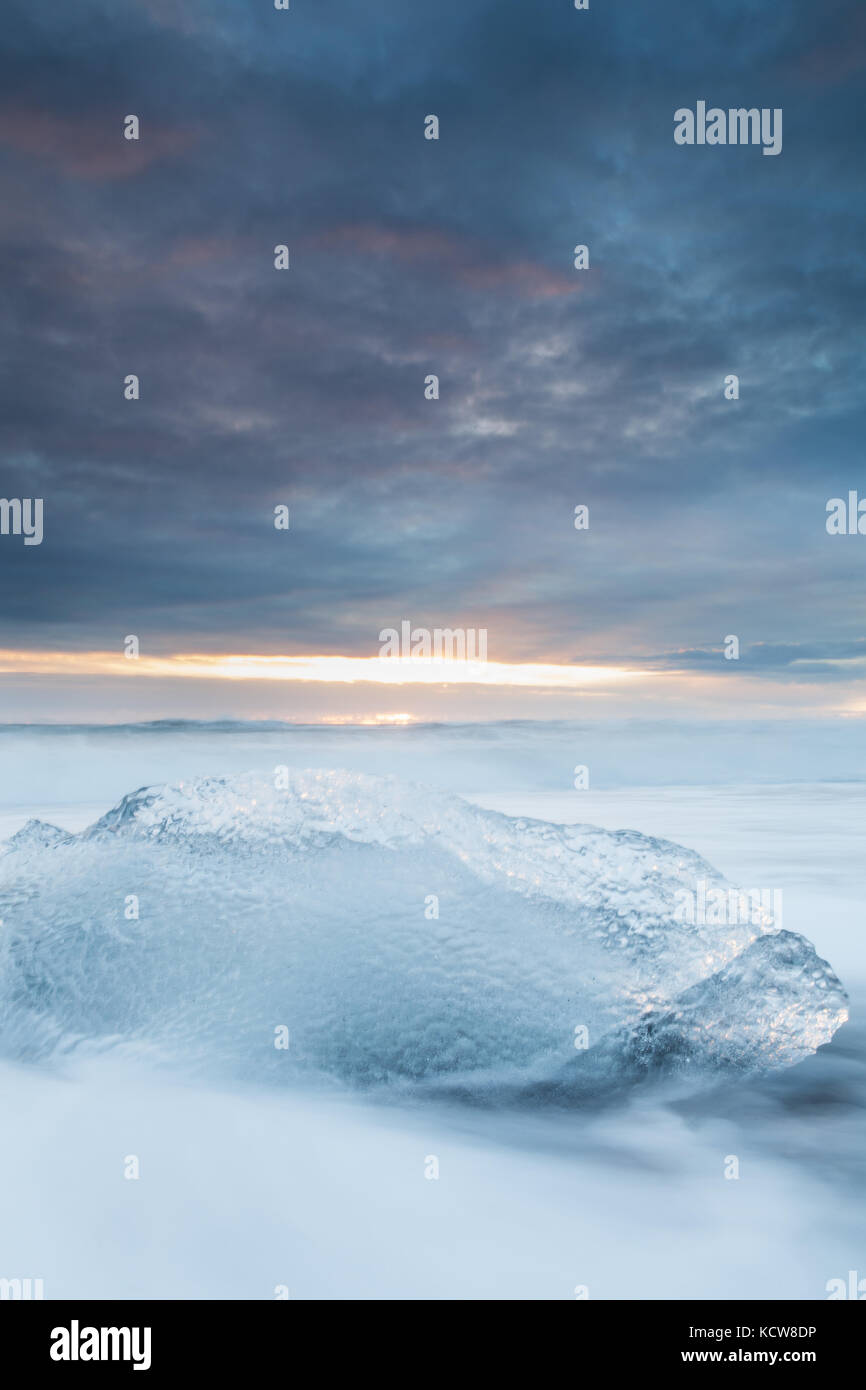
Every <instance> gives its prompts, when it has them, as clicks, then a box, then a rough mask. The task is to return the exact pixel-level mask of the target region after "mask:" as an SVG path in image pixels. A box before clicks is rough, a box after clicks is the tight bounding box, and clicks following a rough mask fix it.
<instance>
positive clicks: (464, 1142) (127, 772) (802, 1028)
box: [0, 721, 866, 1299]
mask: <svg viewBox="0 0 866 1390" xmlns="http://www.w3.org/2000/svg"><path fill="white" fill-rule="evenodd" d="M578 766H583V767H586V768H588V776H589V787H588V788H584V789H581V790H577V789H576V788H575V786H574V770H575V768H576V767H578ZM164 785H167V786H168V788H169V789H170V790H168V791H163V792H154V791H148V792H147V793H144V794H140V795H136V794H137V793H140V791H141V789H143V788H148V789H152V788H156V787H161V786H164ZM275 789H276V793H275ZM283 791H285V793H286V794H285V797H283V796H282V792H283ZM34 821H36V822H39V823H40V824H36V825H34V824H33V822H34ZM864 825H866V755H864V748H863V740H862V737H861V735H860V734H859V733H858V726H857V723H856V721H844V722H843V721H840V723H839V724H837V725H834V726H832V727H830V726H826V725H820V726H818V725H807V724H805V723H800V724H791V725H785V726H782V725H772V726H770V725H762V724H746V723H734V722H733V721H732V722H731V723H729V724H719V725H715V726H712V725H707V724H691V725H683V726H679V727H674V726H673V725H670V724H665V725H661V724H652V723H638V722H631V723H628V724H615V723H612V722H610V723H605V722H603V721H602V722H595V723H591V724H590V723H587V724H585V725H579V724H568V723H546V724H533V723H510V724H487V725H484V724H480V725H464V726H456V727H455V726H444V725H443V726H430V725H427V726H418V727H407V728H355V727H345V728H342V727H341V728H333V727H320V726H306V727H297V726H281V725H276V724H273V725H264V726H262V725H244V724H238V723H233V722H231V721H225V722H222V723H211V724H184V723H163V724H154V725H149V726H128V727H112V728H81V727H77V728H62V727H51V728H48V727H45V728H37V727H31V726H14V727H13V726H5V727H0V842H3V844H4V845H5V846H6V848H5V850H3V851H0V904H2V907H0V916H2V918H3V925H2V927H0V1005H2V1020H0V1089H2V1103H3V1108H4V1114H5V1118H6V1125H5V1127H4V1128H5V1140H4V1144H3V1145H2V1146H0V1194H2V1195H0V1204H2V1215H0V1277H3V1278H31V1279H35V1278H41V1279H42V1280H43V1283H44V1289H45V1296H46V1297H48V1298H51V1297H58V1298H59V1297H91V1298H126V1297H130V1298H132V1297H156V1298H220V1297H221V1298H273V1297H275V1295H276V1296H282V1295H284V1294H285V1293H287V1294H288V1296H290V1297H291V1298H337V1299H340V1298H349V1299H356V1298H446V1299H449V1298H521V1299H522V1298H542V1299H572V1298H574V1297H576V1296H588V1297H589V1298H601V1299H611V1298H671V1299H676V1298H695V1297H697V1298H790V1299H822V1298H826V1297H827V1285H828V1282H829V1281H831V1280H834V1279H843V1280H845V1281H846V1282H847V1281H848V1279H849V1271H852V1270H854V1271H856V1272H857V1277H858V1278H862V1279H866V1193H864V1182H863V1177H864V1154H866V1024H864V1011H863V1003H864V1000H866V947H864V937H863V925H862V923H863V901H864V868H863V847H864V846H863V839H864V836H863V828H864ZM48 827H54V829H49V828H48ZM593 827H595V829H593ZM623 832H629V833H623ZM10 842H11V843H10ZM720 876H721V877H720ZM722 877H723V879H724V881H725V883H726V884H731V885H735V886H736V887H737V888H738V889H742V890H754V891H756V892H761V893H763V894H764V899H765V901H769V902H773V903H775V904H776V916H777V917H778V918H779V919H780V920H772V921H770V922H769V923H768V925H767V926H766V928H764V927H762V928H760V929H759V930H758V931H757V933H756V932H755V931H754V930H751V929H750V926H746V927H745V928H744V927H743V925H742V923H739V922H737V923H735V924H733V925H731V924H730V923H729V922H726V921H722V922H720V923H716V922H709V923H698V924H697V925H695V926H694V928H693V929H686V928H687V927H688V924H686V928H684V927H683V925H682V924H681V923H680V924H677V920H676V917H675V914H674V912H673V908H672V904H673V903H674V902H675V901H677V900H678V899H677V895H678V894H681V893H682V892H683V890H684V889H687V888H688V887H689V885H693V884H694V883H695V882H698V881H705V882H707V883H709V884H713V883H716V882H721V881H722ZM434 900H435V907H434V906H433V902H434ZM755 935H757V936H758V937H759V938H760V939H759V940H757V942H756V943H753V942H752V937H753V936H755ZM804 938H805V941H803V939H804ZM777 948H779V949H777ZM813 948H814V949H813ZM768 953H769V954H768ZM773 953H775V954H773ZM744 963H745V965H746V966H747V967H748V968H743V965H744ZM732 972H733V973H732ZM845 996H847V999H846V998H845ZM846 1013H847V1014H849V1015H850V1017H849V1021H847V1022H842V1018H843V1017H844V1015H845V1014H846ZM768 1018H769V1019H770V1022H769V1024H768V1023H767V1019H768ZM648 1021H649V1022H648ZM584 1025H586V1027H587V1028H588V1032H589V1035H590V1040H591V1045H590V1046H589V1048H588V1050H587V1051H585V1052H584V1051H582V1049H580V1048H577V1047H576V1046H575V1043H574V1040H573V1034H574V1032H575V1029H577V1028H580V1027H583V1026H584ZM280 1029H283V1030H284V1032H285V1035H286V1038H287V1041H286V1045H285V1046H284V1047H283V1046H281V1045H280V1046H275V1039H279V1037H280V1034H279V1030H280ZM674 1034H675V1036H674ZM672 1039H673V1041H672ZM596 1040H598V1043H597V1044H596ZM134 1172H137V1174H138V1176H130V1174H132V1173H134ZM277 1291H278V1293H277ZM864 1293H866V1285H864Z"/></svg>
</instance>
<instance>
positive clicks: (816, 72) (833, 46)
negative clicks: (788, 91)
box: [797, 0, 866, 83]
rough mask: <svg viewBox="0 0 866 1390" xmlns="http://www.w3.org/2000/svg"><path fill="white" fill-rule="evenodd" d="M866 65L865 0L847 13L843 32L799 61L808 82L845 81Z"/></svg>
mask: <svg viewBox="0 0 866 1390" xmlns="http://www.w3.org/2000/svg"><path fill="white" fill-rule="evenodd" d="M864 67H866V9H864V8H863V6H862V0H858V4H857V6H856V8H854V9H852V10H851V11H850V12H849V13H848V15H847V17H846V22H845V24H844V27H843V28H842V32H841V33H839V32H837V33H836V35H835V36H834V37H833V38H832V39H830V40H829V41H828V42H827V43H823V44H818V45H817V46H816V47H814V48H812V49H810V51H809V52H808V54H807V55H806V56H805V57H804V58H802V59H801V60H800V62H799V63H798V64H797V71H798V72H799V75H800V76H801V77H802V78H804V79H805V81H807V82H821V83H826V82H844V81H845V79H846V78H848V77H851V76H852V75H853V74H854V73H856V72H860V71H861V70H862V69H863V68H864Z"/></svg>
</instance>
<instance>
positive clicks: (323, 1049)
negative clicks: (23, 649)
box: [0, 771, 847, 1103]
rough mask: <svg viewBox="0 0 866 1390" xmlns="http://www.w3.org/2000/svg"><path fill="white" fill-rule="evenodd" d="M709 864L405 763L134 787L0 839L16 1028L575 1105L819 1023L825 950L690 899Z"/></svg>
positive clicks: (770, 1054)
mask: <svg viewBox="0 0 866 1390" xmlns="http://www.w3.org/2000/svg"><path fill="white" fill-rule="evenodd" d="M697 882H704V883H708V884H711V885H713V886H719V887H722V886H726V885H725V880H724V879H723V878H722V876H721V875H719V874H718V873H716V871H715V870H714V869H713V868H712V867H711V866H710V865H709V864H708V863H707V862H706V861H705V860H703V859H702V858H701V857H700V856H699V855H697V854H695V853H693V852H692V851H690V850H688V849H684V848H682V847H681V846H679V845H675V844H672V843H670V842H669V841H665V840H660V839H655V838H652V837H649V836H645V835H641V834H639V833H637V832H635V831H630V830H623V831H617V832H610V831H605V830H601V829H598V828H596V827H593V826H588V825H555V824H551V823H547V822H544V821H539V820H529V819H525V818H517V817H511V816H505V815H501V814H498V813H496V812H491V811H486V810H482V809H480V808H479V807H477V806H474V805H472V804H471V803H469V802H466V801H464V800H462V799H461V798H459V797H456V796H452V795H449V794H445V793H442V792H439V791H433V790H430V789H427V788H424V787H419V786H415V785H412V784H407V783H404V782H399V781H397V780H395V779H393V778H388V777H373V776H364V775H359V774H354V773H348V772H335V771H285V773H284V775H282V776H279V777H273V776H271V777H268V776H264V775H256V774H245V775H241V776H232V777H225V778H202V779H197V780H194V781H191V782H187V783H179V784H177V785H173V786H163V787H149V788H142V789H140V790H138V791H136V792H133V793H131V794H130V795H128V796H126V797H124V798H123V800H122V801H121V802H120V803H119V804H118V805H117V806H116V807H114V809H113V810H111V811H110V812H109V813H108V814H107V815H105V816H103V817H102V818H101V819H100V820H98V821H97V822H96V823H95V824H93V825H92V826H90V827H89V828H88V829H86V830H84V831H82V832H81V833H80V834H77V835H72V834H67V833H65V832H61V831H56V830H54V829H53V828H52V827H47V826H45V825H42V824H41V823H40V824H37V823H31V825H30V826H29V827H25V828H24V830H23V831H21V832H19V833H18V835H16V836H14V837H13V839H12V840H11V841H9V842H8V843H7V845H6V846H5V849H4V851H3V853H2V854H0V918H2V926H0V1050H2V1051H3V1052H4V1053H5V1054H6V1055H7V1056H12V1057H16V1058H19V1059H20V1058H33V1057H42V1056H46V1055H52V1054H57V1053H63V1052H64V1051H68V1050H69V1049H71V1048H82V1047H88V1048H109V1047H111V1048H116V1047H125V1048H143V1049H147V1051H148V1054H149V1055H152V1056H158V1057H160V1058H165V1059H167V1060H168V1061H169V1062H170V1063H171V1064H172V1065H173V1066H175V1067H177V1068H180V1069H191V1070H195V1071H199V1072H201V1071H204V1072H210V1073H214V1074H217V1075H219V1076H226V1077H228V1076H230V1077H233V1078H243V1079H249V1080H251V1081H256V1082H262V1083H266V1084H271V1083H273V1084H286V1083H290V1084H300V1083H302V1082H307V1083H316V1084H320V1083H323V1082H324V1083H327V1084H329V1085H342V1086H345V1085H350V1086H354V1087H398V1088H403V1089H406V1088H409V1089H414V1090H417V1091H419V1092H422V1093H424V1092H427V1091H432V1092H434V1093H435V1092H436V1091H437V1090H438V1091H441V1090H442V1088H443V1087H444V1088H445V1089H446V1090H447V1089H452V1090H453V1089H454V1088H457V1090H458V1091H462V1092H464V1093H466V1094H467V1095H473V1096H477V1097H485V1096H486V1097H491V1098H497V1097H500V1098H504V1097H514V1096H517V1095H522V1096H524V1097H528V1098H535V1099H539V1100H540V1099H544V1098H550V1099H556V1100H561V1101H563V1102H565V1103H568V1101H569V1099H570V1098H571V1097H574V1096H579V1095H581V1094H583V1093H585V1092H587V1091H591V1090H593V1089H594V1088H598V1087H602V1088H604V1087H610V1086H611V1085H616V1084H617V1083H621V1082H622V1083H625V1082H629V1081H631V1080H634V1079H635V1078H640V1077H645V1076H656V1075H659V1074H664V1075H669V1074H671V1073H689V1074H692V1075H694V1074H698V1073H700V1074H701V1075H704V1074H708V1075H710V1076H714V1075H717V1074H718V1073H719V1072H720V1071H728V1072H729V1071H731V1070H733V1071H736V1072H741V1073H755V1072H762V1071H771V1070H774V1069H778V1068H783V1067H787V1066H790V1065H792V1064H793V1063H796V1062H798V1061H799V1060H801V1059H802V1058H804V1057H806V1056H808V1055H809V1054H810V1053H812V1052H814V1051H815V1049H816V1048H818V1047H819V1046H821V1045H822V1044H823V1043H826V1042H828V1041H829V1040H830V1039H831V1038H832V1036H833V1034H834V1032H835V1031H836V1029H837V1028H838V1027H839V1026H840V1025H841V1024H842V1023H843V1022H844V1021H845V1019H846V1018H847V1008H846V996H845V992H844V990H843V988H842V986H841V984H840V982H839V980H838V979H837V978H836V976H835V974H834V973H833V971H832V969H831V968H830V966H829V965H828V964H827V963H826V962H825V961H823V960H821V959H820V958H819V957H818V955H817V954H816V952H815V950H814V948H813V947H812V945H811V944H810V943H809V942H808V941H807V940H806V939H805V938H804V937H802V936H800V935H797V934H795V933H792V932H790V931H785V930H781V929H780V928H779V927H778V926H777V925H776V924H775V922H774V921H773V919H772V916H771V915H769V914H766V915H765V916H764V917H763V918H762V919H761V920H759V921H758V922H757V924H756V923H754V922H753V921H745V922H739V921H735V922H733V923H712V922H706V921H700V922H698V923H697V924H696V923H694V922H689V921H685V920H683V914H682V913H681V912H679V911H678V903H679V902H680V900H681V899H682V895H683V892H684V891H692V890H693V889H694V886H695V884H696V883H697Z"/></svg>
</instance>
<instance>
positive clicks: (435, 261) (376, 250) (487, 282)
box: [315, 223, 578, 299]
mask: <svg viewBox="0 0 866 1390" xmlns="http://www.w3.org/2000/svg"><path fill="white" fill-rule="evenodd" d="M315 247H316V248H323V249H337V250H341V249H343V248H346V249H349V248H351V250H352V251H354V252H362V253H366V254H368V255H372V256H384V257H389V258H390V259H392V260H395V261H400V262H402V263H403V264H404V265H411V266H419V267H424V266H430V267H435V269H436V270H437V271H438V272H440V273H441V272H444V273H445V274H447V275H450V276H451V278H452V279H453V280H455V281H458V282H459V283H461V284H464V285H466V286H468V287H469V288H470V289H473V290H492V291H498V290H510V291H513V292H514V293H516V294H519V295H520V296H521V297H523V298H526V299H550V298H552V297H554V296H559V295H566V294H575V293H576V292H577V289H578V285H577V283H576V280H575V279H574V278H572V277H571V276H569V275H566V274H564V273H560V272H559V271H554V270H550V269H549V267H547V266H543V265H539V264H537V263H536V262H534V261H528V260H520V261H500V260H497V259H496V258H495V257H494V256H493V254H492V253H485V249H484V247H483V246H479V245H477V244H474V243H471V242H469V241H466V240H462V239H460V238H459V237H456V236H453V235H451V234H450V233H448V232H444V231H439V230H436V229H430V228H418V227H401V228H398V227H386V226H382V225H380V224H376V223H358V224H346V225H343V226H340V227H334V228H332V229H330V230H329V231H327V232H325V233H324V234H323V235H321V236H319V237H317V238H316V241H315Z"/></svg>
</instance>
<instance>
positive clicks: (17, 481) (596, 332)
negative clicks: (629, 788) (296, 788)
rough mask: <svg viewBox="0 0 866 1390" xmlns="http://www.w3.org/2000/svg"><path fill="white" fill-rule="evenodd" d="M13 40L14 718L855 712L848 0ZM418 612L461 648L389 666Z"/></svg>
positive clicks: (856, 135)
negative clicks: (836, 531)
mask: <svg viewBox="0 0 866 1390" xmlns="http://www.w3.org/2000/svg"><path fill="white" fill-rule="evenodd" d="M4 30H5V33H4V45H3V52H2V55H0V179H2V185H3V190H4V196H3V198H2V203H0V266H2V269H0V295H2V315H0V335H2V370H0V396H2V399H0V422H2V423H0V438H2V453H0V496H2V497H5V498H7V499H12V498H21V499H24V498H41V499H43V504H44V535H43V539H42V542H41V544H39V545H29V546H28V545H25V544H24V538H23V537H22V536H20V535H14V534H9V535H0V584H2V593H3V596H4V602H3V604H2V608H0V720H6V721H27V720H39V719H45V720H48V721H56V720H69V721H73V722H75V721H87V720H91V719H93V720H103V719H107V720H111V719H119V720H127V719H135V718H141V719H152V718H160V717H178V716H183V717H189V718H196V717H199V718H211V717H218V716H221V715H237V716H245V717H251V718H256V717H268V718H273V717H285V718H288V719H318V718H321V719H327V720H335V721H339V720H341V719H351V718H354V717H358V718H364V719H374V720H375V719H379V718H381V719H382V720H383V721H385V722H388V721H393V720H395V719H400V718H410V717H411V718H434V719H435V718H443V719H450V718H454V719H464V718H472V719H475V718H513V717H522V718H547V717H551V718H561V717H564V716H568V715H570V714H580V716H581V717H583V716H584V715H587V714H589V715H592V714H594V713H596V712H598V713H601V714H603V715H604V716H605V717H607V716H609V715H611V714H620V713H621V714H634V713H636V712H640V713H642V714H653V715H658V716H659V717H673V718H687V717H691V716H699V715H704V714H711V715H712V716H713V717H731V718H736V717H748V718H753V717H756V716H761V717H767V718H775V717H786V718H787V717H791V716H794V717H796V716H800V715H802V716H809V717H813V716H818V717H826V718H836V717H838V716H840V715H844V716H846V717H852V718H859V717H862V716H863V715H864V714H866V695H864V690H863V673H864V670H866V624H864V620H863V611H864V605H863V589H864V584H863V567H864V561H866V536H863V535H859V534H855V535H830V534H828V532H827V528H826V520H827V503H828V501H829V500H830V499H832V498H837V497H839V498H843V499H847V498H848V495H849V493H850V492H851V491H857V490H858V489H859V493H860V495H862V496H864V497H866V470H864V467H863V438H864V418H863V417H864V407H863V401H864V392H863V379H864V364H863V342H864V334H863V324H864V319H866V292H864V291H866V273H864V257H863V245H864V236H863V232H864V224H863V213H864V189H863V178H862V170H863V167H864V157H863V156H864V149H863V146H864V143H866V123H864V121H863V119H862V112H863V101H864V86H866V81H864V78H866V11H864V9H863V6H862V4H860V3H859V0H858V3H849V0H822V4H820V5H816V4H814V3H813V2H812V0H809V2H808V3H807V0H779V3H777V4H774V5H773V6H768V5H766V4H765V3H757V0H754V2H753V0H732V2H731V3H720V2H719V3H717V0H702V2H701V4H699V5H695V4H694V3H686V2H685V0H682V3H671V0H659V3H654V4H652V5H647V4H646V3H645V0H616V3H614V0H590V7H589V9H588V10H585V11H577V10H575V9H574V8H573V6H572V5H570V4H569V3H568V0H532V3H529V2H528V0H504V2H503V0H499V2H498V3H491V0H438V3H437V4H435V5H425V4H422V3H412V4H410V3H408V0H399V3H398V0H370V3H361V0H315V3H314V0H291V8H290V9H289V10H288V11H277V10H275V9H274V7H273V3H272V0H232V3H229V0H212V2H211V3H208V2H207V0H126V3H124V4H123V5H121V6H118V5H117V4H116V3H107V2H104V0H70V2H69V3H66V4H64V5H52V6H47V5H38V6H34V5H33V4H32V0H26V3H25V2H24V0H7V7H6V22H5V24H4ZM698 101H706V102H707V105H708V106H714V105H715V106H718V107H721V108H722V109H728V108H732V107H741V106H744V107H757V108H761V109H763V108H767V109H772V110H775V109H777V108H778V109H781V111H782V112H783V127H782V129H783V146H782V150H781V152H780V153H779V154H778V155H775V156H771V157H766V156H764V154H763V153H762V149H761V148H760V147H755V146H739V145H730V146H723V147H722V146H708V145H704V146H698V145H693V146H685V145H678V144H676V143H675V141H674V138H673V134H674V128H675V120H674V116H675V112H676V111H677V110H678V109H680V108H690V109H693V110H694V109H695V108H696V104H697V102H698ZM130 114H134V115H136V116H137V117H138V119H139V125H140V130H139V139H138V140H127V139H125V138H124V122H125V118H126V117H127V116H128V115H130ZM431 114H435V115H436V116H437V117H438V119H439V138H438V140H428V139H425V121H426V118H427V117H428V116H429V115H431ZM278 245H286V246H287V247H288V248H289V269H288V270H277V269H275V265H274V248H275V247H276V246H278ZM576 245H585V246H586V247H587V248H588V253H589V266H588V268H585V269H576V268H575V266H574V248H575V246H576ZM129 374H135V375H136V376H138V378H139V383H140V398H139V399H138V400H128V399H125V396H124V382H125V379H126V378H127V376H128V375H129ZM431 374H435V375H436V376H437V377H438V378H439V398H438V399H435V400H431V399H426V398H425V382H426V379H427V378H428V376H430V375H431ZM730 374H735V375H736V376H737V377H738V378H739V398H738V399H736V400H730V399H726V396H725V379H726V377H728V376H729V375H730ZM279 506H285V507H288V508H289V517H290V522H289V526H288V529H285V530H278V529H276V528H275V526H274V509H275V508H276V507H279ZM576 506H586V507H588V509H589V525H588V528H587V529H584V530H576V529H575V525H574V517H575V507H576ZM404 621H408V622H409V623H410V624H411V625H412V628H413V630H414V629H416V628H418V629H421V628H424V629H428V630H431V631H432V630H434V629H435V628H437V627H438V628H449V629H455V628H468V629H473V630H476V631H477V630H480V629H484V630H485V631H486V632H487V635H488V636H487V646H488V654H489V658H490V667H489V670H488V671H486V672H485V673H484V674H483V678H477V677H478V673H477V672H475V673H474V674H473V672H472V671H468V670H456V669H449V670H448V671H447V672H445V675H446V676H447V677H448V679H447V681H446V680H443V681H436V680H433V679H432V678H430V677H425V678H424V679H423V680H418V679H414V678H413V679H407V677H411V676H413V675H414V676H416V675H417V672H415V673H413V671H412V670H411V669H410V668H406V669H404V670H403V671H402V672H400V673H399V675H400V676H401V679H400V680H399V682H398V681H397V676H396V675H395V673H394V671H393V670H391V671H389V672H388V673H387V675H386V676H383V674H382V671H381V669H380V668H381V666H382V663H381V662H380V661H379V658H378V653H379V650H380V632H382V631H383V630H385V629H387V628H399V627H400V624H401V623H402V622H404ZM129 635H135V636H136V637H137V638H138V641H139V649H140V650H139V656H138V658H132V659H129V658H127V657H126V656H125V655H124V642H125V639H126V638H127V637H128V636H129ZM731 635H735V636H737V638H738V641H739V656H738V657H737V658H736V659H727V658H726V656H725V646H726V640H727V639H728V637H729V636H731ZM239 658H248V660H247V661H246V662H244V661H243V660H239ZM250 658H255V660H251V659H250ZM319 658H328V659H329V661H328V662H325V663H322V662H321V661H318V662H317V659H319ZM262 659H267V662H266V664H265V665H263V664H262ZM334 659H344V661H345V662H349V663H350V664H349V665H345V664H344V665H343V666H339V664H338V665H335V664H334ZM227 662H228V664H227ZM352 662H354V663H356V664H355V665H351V663H352ZM357 663H361V664H357ZM551 670H553V672H554V674H553V675H551V674H550V672H551ZM335 673H336V674H335ZM347 673H348V674H347Z"/></svg>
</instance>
